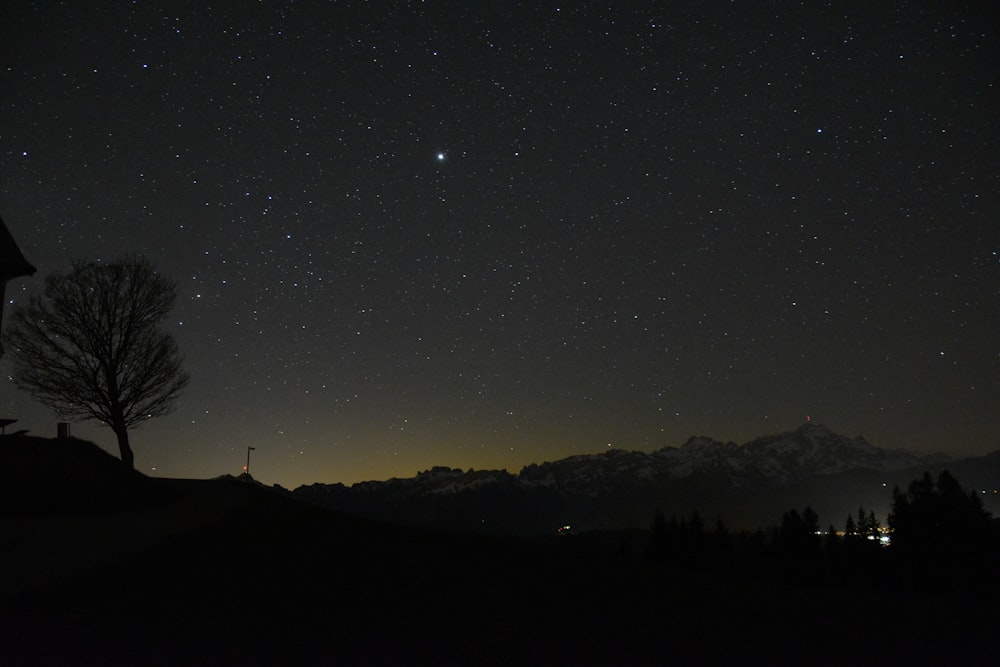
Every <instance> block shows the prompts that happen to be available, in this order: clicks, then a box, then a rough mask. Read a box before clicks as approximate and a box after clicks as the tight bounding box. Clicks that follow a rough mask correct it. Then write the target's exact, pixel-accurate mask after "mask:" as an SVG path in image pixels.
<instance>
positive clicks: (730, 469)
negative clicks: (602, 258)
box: [291, 423, 1000, 533]
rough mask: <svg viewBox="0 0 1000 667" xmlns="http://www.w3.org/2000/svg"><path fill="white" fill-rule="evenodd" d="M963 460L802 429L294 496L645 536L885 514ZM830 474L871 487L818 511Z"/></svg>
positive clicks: (446, 523)
mask: <svg viewBox="0 0 1000 667" xmlns="http://www.w3.org/2000/svg"><path fill="white" fill-rule="evenodd" d="M997 459H998V461H1000V456H998V457H997ZM960 460H962V459H957V458H954V457H947V456H944V455H941V454H931V455H926V456H920V455H917V454H914V453H912V452H909V451H906V450H903V449H891V450H890V449H882V448H879V447H876V446H875V445H872V444H871V443H870V442H868V441H867V440H866V439H865V438H864V437H862V436H853V437H848V436H844V435H841V434H838V433H836V432H834V431H832V430H830V429H829V428H827V427H826V426H823V425H821V424H816V423H806V424H803V425H801V426H799V427H798V428H795V429H793V430H790V431H785V432H783V433H777V434H770V435H762V436H759V437H757V438H754V439H753V440H750V441H748V442H746V443H744V444H736V443H734V442H732V441H729V442H722V441H719V440H716V439H714V438H711V437H707V436H692V437H690V438H689V439H688V440H687V441H686V442H685V443H684V444H683V445H681V446H680V447H673V446H666V447H662V448H660V449H656V450H653V451H652V452H648V453H647V452H641V451H628V450H621V449H611V450H608V451H604V452H599V453H595V454H578V455H573V456H570V457H566V458H563V459H559V460H556V461H549V462H543V463H538V464H534V463H533V464H529V465H526V466H524V467H523V468H522V469H521V470H520V471H519V472H518V473H516V474H513V473H510V472H508V471H506V470H478V471H477V470H473V469H469V470H467V471H462V470H461V469H458V468H450V467H447V466H436V467H433V468H431V469H429V470H425V471H420V472H418V473H417V475H415V476H414V477H411V478H397V477H394V478H391V479H389V480H386V481H383V482H378V481H366V482H359V483H357V484H354V485H352V486H349V487H348V486H345V485H343V484H322V483H314V484H311V485H303V486H300V487H298V488H296V489H295V490H293V491H291V493H292V495H293V496H296V497H298V498H301V499H303V500H308V501H310V502H314V503H318V504H321V505H324V506H328V507H332V508H334V509H338V510H341V511H347V512H353V513H356V514H361V515H363V516H368V517H371V518H378V519H381V520H389V521H399V522H403V523H409V524H415V525H424V526H433V527H435V528H446V529H459V530H487V531H491V530H492V531H498V532H515V533H524V532H548V531H549V530H552V529H554V528H555V527H557V526H563V525H564V524H565V523H570V522H571V523H573V524H575V525H578V526H580V527H581V529H619V528H630V527H646V526H648V525H649V521H650V519H651V517H652V516H653V514H654V513H655V512H656V511H665V512H667V513H673V514H680V515H684V514H688V513H690V512H693V511H698V512H701V513H703V514H705V515H718V516H720V517H722V518H724V519H726V520H727V521H731V522H733V524H734V525H735V526H736V527H740V528H746V529H755V528H758V527H761V526H766V525H769V524H770V523H772V522H775V521H777V520H778V519H779V518H780V511H779V509H778V508H779V507H780V506H781V505H780V504H781V503H782V502H786V503H790V504H788V505H787V506H786V507H785V508H784V509H789V508H791V507H793V506H795V504H796V503H801V505H800V506H804V505H805V504H812V505H813V506H820V507H823V508H824V509H825V510H826V512H827V514H829V515H830V516H827V517H822V518H823V519H824V520H825V521H831V520H833V521H836V522H837V523H839V522H841V521H842V520H843V518H844V517H845V516H846V513H849V512H853V511H854V510H856V509H857V506H858V504H864V505H865V506H866V507H873V508H876V509H877V510H878V511H880V512H881V514H882V516H883V517H884V516H885V514H887V512H888V506H889V503H890V502H891V492H892V489H893V487H894V486H897V485H899V486H902V487H905V486H906V484H907V483H908V482H909V480H910V479H912V478H914V477H916V476H919V474H922V472H923V470H925V469H940V468H941V467H942V466H945V465H948V464H951V463H954V462H957V461H960ZM991 470H992V468H991ZM835 477H836V478H837V479H840V480H842V481H841V484H842V485H845V486H851V487H853V486H855V485H856V482H855V480H860V479H864V480H868V481H867V482H866V484H867V487H862V488H863V489H867V490H864V492H863V493H859V494H858V496H859V497H857V498H856V499H854V500H850V501H848V500H847V499H843V500H839V501H837V502H832V501H831V502H827V500H826V497H828V496H839V495H842V494H840V493H839V492H838V490H837V489H835V488H827V487H828V486H830V484H831V483H832V482H830V480H832V479H833V478H835ZM873 478H874V479H881V480H883V481H881V482H878V483H877V484H876V483H874V482H872V481H871V480H872V479H873ZM977 481H980V482H981V481H983V480H977ZM967 483H968V482H967ZM810 488H814V489H817V492H816V493H815V495H816V496H817V497H816V498H813V499H808V498H806V497H805V496H808V495H809V489H810ZM845 503H850V504H849V505H845ZM773 512H779V513H778V516H776V517H775V516H772V513H773Z"/></svg>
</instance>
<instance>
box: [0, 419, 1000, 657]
mask: <svg viewBox="0 0 1000 667" xmlns="http://www.w3.org/2000/svg"><path fill="white" fill-rule="evenodd" d="M0 447H3V450H2V451H3V452H4V457H5V458H4V459H3V463H4V464H5V465H6V466H11V465H13V464H15V463H17V464H18V465H20V468H19V469H17V468H11V467H7V468H6V469H5V471H4V476H3V481H4V482H10V484H9V485H7V487H6V490H5V491H4V494H5V495H4V502H5V503H10V502H14V503H20V505H17V506H19V507H33V508H36V509H37V508H38V507H41V506H42V505H44V503H43V502H42V501H41V500H39V499H40V498H45V497H49V498H50V501H49V504H48V505H47V508H48V510H49V511H47V512H45V513H43V512H37V511H36V512H35V513H34V514H25V513H24V512H21V513H15V514H13V515H12V514H10V513H7V514H6V515H0V534H2V535H3V536H4V539H5V542H4V548H3V549H2V550H0V664H3V665H5V667H6V666H7V665H63V664H101V665H140V664H141V665H177V664H183V665H213V666H217V665H273V664H337V665H354V664H357V665H372V664H376V665H378V664H407V665H420V664H427V665H469V664H476V665H510V664H518V665H551V664H573V665H654V664H665V663H670V664H674V663H676V664H761V665H765V664H766V665H771V664H815V663H817V662H818V663H822V664H885V662H887V661H889V662H911V663H914V664H924V663H927V662H955V661H956V660H957V661H960V662H963V664H987V662H984V657H995V654H996V653H995V649H996V640H995V639H994V638H995V633H993V632H992V625H991V624H992V622H993V617H992V616H991V615H990V614H989V613H988V611H987V610H988V609H990V608H991V607H990V606H989V605H992V604H993V601H992V598H990V599H989V600H988V601H987V602H986V603H985V604H982V605H979V604H978V603H976V599H975V598H973V599H971V600H970V599H966V598H963V599H962V602H961V604H949V603H946V604H942V602H941V600H939V599H935V598H930V597H927V596H925V595H920V596H910V595H909V594H908V593H907V592H906V591H905V590H902V591H900V590H898V589H893V588H891V587H890V588H883V587H881V586H880V585H878V582H877V580H873V579H872V578H871V577H863V578H862V581H875V584H873V585H872V586H864V585H855V586H852V587H850V588H843V587H823V588H817V587H814V586H810V587H808V588H803V587H799V586H796V585H788V584H783V583H776V582H775V581H774V580H773V579H767V578H759V577H757V576H755V573H756V572H757V570H755V569H750V570H748V572H749V576H723V575H720V574H718V573H710V572H705V571H699V570H697V569H693V570H692V569H677V568H676V567H675V566H674V565H672V564H670V562H669V561H652V560H649V559H648V558H647V557H646V556H645V555H644V549H643V544H644V542H643V539H644V536H648V531H644V532H640V531H630V532H629V533H618V534H615V533H611V532H607V533H594V534H589V535H569V536H564V537H556V536H554V535H553V536H552V537H551V538H548V539H531V540H522V539H509V538H496V537H489V536H475V535H469V534H461V533H453V532H437V531H431V530H426V529H414V528H404V527H399V526H393V525H389V524H385V523H380V522H375V521H370V520H366V519H360V518H356V517H352V516H348V515H345V514H342V513H338V512H334V511H330V510H328V509H326V508H322V507H318V506H316V505H315V504H311V503H303V502H299V501H297V500H295V499H294V498H292V497H290V496H289V495H288V494H287V493H282V492H280V491H279V490H277V489H274V488H268V487H264V486H261V485H259V484H257V483H254V482H249V481H241V480H238V479H235V478H221V479H213V480H176V479H156V478H148V477H144V476H142V475H135V474H126V473H125V472H124V470H123V469H122V468H121V467H120V465H119V464H118V463H117V461H116V460H115V459H114V458H113V457H110V456H107V455H106V454H104V453H103V452H101V451H100V450H98V449H97V448H95V447H93V446H92V445H90V444H89V443H83V442H80V441H64V442H54V441H46V440H43V439H40V438H35V439H26V440H24V441H21V442H18V443H14V442H3V443H2V444H0ZM18 457H19V458H18ZM619 458H622V457H620V456H619V455H611V456H610V457H602V458H601V460H603V461H605V462H608V461H617V460H618V459H619ZM628 458H629V457H628V456H626V457H624V459H628ZM624 459H623V460H624ZM90 475H92V476H93V477H91V478H90V479H88V476H90ZM16 477H21V479H20V480H15V478H16ZM102 485H106V488H107V489H109V491H108V493H107V494H105V495H103V496H101V495H100V493H99V489H98V487H99V486H102ZM389 486H390V488H391V489H392V490H393V493H394V494H398V495H394V496H393V498H397V499H399V502H402V500H403V499H406V498H407V493H406V489H408V488H409V487H410V486H419V487H420V488H421V489H422V490H423V493H424V494H425V495H427V496H428V497H430V498H433V499H436V500H437V501H439V502H442V503H447V507H455V506H456V503H455V501H456V500H465V499H478V500H479V501H481V502H480V504H479V505H477V506H476V507H475V509H476V510H477V511H478V510H481V509H483V508H485V507H487V506H488V503H487V502H486V500H485V499H488V498H492V501H491V502H493V503H494V504H495V506H496V507H495V509H496V510H497V511H501V510H503V509H504V508H505V507H506V505H504V503H505V502H506V501H505V499H506V497H507V496H506V494H507V493H508V492H509V491H510V490H511V489H517V488H521V482H519V481H518V479H517V477H516V476H513V475H507V474H496V473H493V472H490V471H483V472H478V473H477V472H462V471H456V470H452V469H446V468H437V469H432V470H429V471H426V472H425V473H423V474H421V475H418V479H417V480H416V481H407V480H397V481H396V482H394V483H392V484H391V485H389ZM380 488H381V487H380V485H361V486H360V487H359V489H358V492H359V493H372V494H374V495H375V496H378V495H379V494H380V492H381V491H380ZM525 488H527V490H528V491H527V492H528V493H536V494H538V495H537V496H536V498H546V497H552V496H551V495H549V494H554V493H555V492H554V490H553V488H552V487H551V486H548V485H535V486H529V487H525ZM342 489H343V487H342V488H341V490H342ZM334 491H336V489H334ZM470 492H474V493H475V494H478V495H476V496H471V497H469V496H465V495H464V494H466V493H470ZM95 493H97V494H98V496H97V497H100V498H102V501H101V502H98V503H95V502H94V501H93V500H92V496H93V494H95ZM18 494H25V496H24V497H23V498H22V497H19V495H18ZM46 494H50V495H48V496H46ZM491 494H492V495H491ZM529 498H531V496H530V495H525V496H522V499H525V502H527V501H526V499H529ZM593 500H594V503H595V506H596V505H597V504H600V502H602V501H601V499H599V498H598V499H593ZM393 502H397V501H396V500H394V501H393ZM459 504H460V503H459ZM88 506H89V507H90V510H84V509H82V508H84V507H88ZM426 507H428V506H427V505H425V508H426ZM525 509H530V508H529V506H528V505H527V504H526V505H525ZM452 511H454V512H459V510H452ZM459 515H460V514H459ZM887 596H888V597H887ZM887 609H888V610H889V611H887ZM845 619H847V620H846V621H845ZM845 623H847V625H845ZM830 628H834V630H835V632H833V633H832V634H831V630H830ZM844 628H848V629H849V632H848V630H844ZM838 629H839V630H844V632H848V635H849V641H840V640H839V637H840V636H841V635H843V636H847V635H844V633H843V632H840V634H837V632H839V630H838Z"/></svg>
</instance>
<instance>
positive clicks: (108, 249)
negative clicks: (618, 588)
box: [0, 2, 1000, 486]
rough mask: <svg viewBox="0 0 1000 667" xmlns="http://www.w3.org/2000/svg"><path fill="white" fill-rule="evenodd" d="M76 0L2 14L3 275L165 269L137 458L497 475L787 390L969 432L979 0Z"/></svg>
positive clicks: (233, 468)
mask: <svg viewBox="0 0 1000 667" xmlns="http://www.w3.org/2000/svg"><path fill="white" fill-rule="evenodd" d="M93 4H94V6H88V7H83V6H80V7H76V6H72V5H71V6H68V7H67V6H59V5H54V4H52V3H44V4H40V5H32V4H27V3H17V4H15V6H14V7H12V8H7V9H4V10H3V12H4V16H3V20H2V22H0V24H2V25H3V26H4V44H5V46H4V48H3V51H2V53H3V60H2V62H3V68H2V72H0V76H2V80H0V84H2V89H3V90H4V91H5V94H4V96H3V99H2V100H0V179H2V180H0V214H2V215H3V217H4V220H5V221H6V222H7V225H8V227H9V228H10V230H11V232H12V234H13V235H14V237H15V238H16V239H17V241H18V243H19V245H20V247H21V249H22V250H23V252H24V254H25V255H26V257H27V258H28V259H29V260H30V261H31V262H32V263H34V264H35V265H36V266H37V267H38V268H39V274H38V275H36V276H35V277H34V278H32V279H20V280H18V281H15V282H13V283H11V284H10V285H8V290H7V296H8V299H9V301H10V302H12V303H13V304H15V305H16V304H17V303H19V302H21V301H22V300H23V299H24V298H25V295H26V294H28V293H30V292H32V291H34V290H39V289H40V288H41V286H42V283H43V276H44V275H46V274H47V273H50V272H52V271H61V270H65V269H66V267H68V265H69V263H70V261H71V260H73V259H78V258H89V259H105V258H112V257H119V256H122V255H125V254H128V253H132V252H138V253H141V254H143V255H146V256H147V257H149V258H150V259H151V260H153V261H154V262H155V263H156V265H157V266H158V267H159V269H160V270H161V271H162V272H163V273H165V274H167V275H170V276H171V277H172V278H174V279H175V280H176V282H177V284H178V290H179V300H178V306H177V308H176V309H175V311H174V313H173V315H174V319H173V320H172V321H170V322H169V323H167V324H168V329H169V330H170V331H171V332H173V333H174V334H175V335H176V337H177V339H178V343H179V344H180V347H181V349H182V351H183V352H184V354H185V358H186V363H185V367H186V369H187V370H188V371H189V372H190V374H191V376H192V382H191V385H190V386H189V388H188V389H187V390H186V392H185V393H184V395H183V396H182V397H181V400H180V402H179V404H178V410H177V411H176V412H175V413H174V414H172V415H170V416H168V417H165V418H160V419H157V420H154V421H150V422H148V423H147V424H146V425H144V426H143V427H142V428H141V430H139V431H137V432H136V433H135V434H134V436H133V443H134V445H135V448H136V463H137V467H138V468H139V469H141V470H144V471H146V472H153V474H157V475H167V476H188V477H209V476H215V475H218V474H222V473H225V472H231V473H235V472H239V470H240V467H241V465H242V463H243V462H244V457H245V454H246V447H247V446H254V447H255V448H256V451H255V452H254V463H253V464H252V468H253V469H252V472H253V473H254V475H255V476H256V477H258V478H259V479H261V480H262V481H265V482H268V483H270V482H278V483H281V484H283V485H286V486H296V485H298V484H302V483H309V482H314V481H323V482H334V481H343V482H354V481H359V480H362V479H384V478H387V477H390V476H393V475H396V476H409V475H412V474H414V473H415V472H416V471H417V470H421V469H426V468H429V467H431V466H433V465H451V466H458V467H463V468H469V467H475V468H485V467H505V468H508V469H510V470H512V471H516V470H518V469H520V467H521V466H523V465H526V464H528V463H531V462H539V461H544V460H552V459H555V458H561V457H563V456H567V455H571V454H574V453H591V452H597V451H601V450H602V449H606V448H607V447H608V446H614V447H620V448H625V449H643V450H651V449H653V448H657V447H662V446H666V445H680V444H681V443H683V442H684V440H686V438H687V437H688V436H690V435H693V434H706V435H711V436H714V437H717V438H720V439H733V440H736V441H738V442H742V441H745V440H748V439H751V438H753V437H756V436H757V435H761V434H764V433H771V432H777V431H782V430H786V429H789V428H793V427H795V426H796V425H798V424H799V423H801V422H802V421H803V420H804V418H805V416H806V415H807V414H808V415H812V417H813V419H814V420H818V421H821V422H822V423H825V424H827V425H828V426H830V427H831V428H833V429H834V430H837V431H841V432H844V433H846V434H849V435H854V434H863V435H864V436H865V437H866V438H868V439H869V440H870V441H872V442H873V443H874V444H876V445H879V446H883V447H906V448H909V449H913V450H916V451H936V450H941V451H953V452H962V453H984V452H986V451H990V450H993V449H997V448H1000V427H998V425H997V419H996V416H995V413H996V408H997V406H998V405H1000V307H998V304H1000V226H998V225H997V213H998V212H1000V202H998V195H997V192H998V190H1000V188H998V187H997V183H998V175H1000V167H998V162H997V158H996V156H997V154H998V143H1000V142H998V131H997V130H998V128H997V118H1000V105H998V103H997V102H998V99H997V87H996V75H995V73H994V69H995V67H994V64H995V62H997V60H998V55H1000V54H998V50H997V39H996V34H995V32H996V31H995V30H994V29H993V28H992V26H993V25H994V24H995V21H994V20H992V19H991V16H990V11H989V8H988V7H987V6H986V5H984V4H979V3H951V4H948V5H947V6H927V5H925V4H922V3H898V4H894V5H892V6H884V7H883V6H876V7H870V6H864V7H862V6H861V5H857V6H854V5H848V6H833V7H829V6H825V5H824V6H817V5H816V4H815V3H802V4H801V5H791V4H787V5H786V4H776V5H761V4H758V3H746V4H722V3H665V4H659V3H656V4H654V3H648V4H643V5H642V6H641V7H638V8H636V7H632V6H628V7H626V6H624V5H623V6H621V7H618V6H616V5H614V4H613V5H612V6H610V7H604V6H597V5H591V4H586V5H580V4H576V3H568V4H567V5H565V6H560V5H552V4H547V3H546V4H542V5H538V6H534V5H533V4H532V5H527V6H525V5H514V4H513V3H501V4H498V5H488V6H480V4H479V3H447V2H431V3H409V2H398V3H395V2H394V3H370V4H364V3H308V2H307V3H290V2H289V3H280V4H277V3H264V4H262V5H257V6H253V7H244V6H243V4H242V3H220V4H215V5H212V6H205V5H203V3H171V6H170V7H169V8H166V7H159V6H156V5H155V4H154V3H141V2H136V3H132V4H130V5H126V4H123V3H103V2H98V3H93ZM0 364H2V365H6V364H5V362H0ZM6 372H9V367H8V370H7V371H6ZM6 372H5V373H4V378H5V384H6V388H5V389H4V390H3V394H2V395H0V401H2V402H0V410H2V411H3V412H4V414H3V415H0V416H6V417H12V418H18V419H19V420H20V421H19V423H18V426H19V427H22V428H29V429H31V431H32V432H33V433H37V434H46V433H47V432H50V431H51V432H52V433H53V434H54V431H55V426H54V422H55V421H57V417H56V416H54V415H52V414H51V413H50V412H49V411H48V410H47V409H46V408H44V407H41V406H39V405H38V404H37V403H35V402H34V401H33V400H32V399H31V397H30V396H27V395H25V394H23V393H22V392H18V391H17V390H15V389H14V387H13V385H12V384H10V383H9V381H7V380H6ZM73 432H74V434H76V435H80V436H82V437H88V438H92V439H94V440H95V441H97V442H100V443H101V444H104V445H106V446H109V448H111V447H112V441H113V436H112V435H111V433H110V432H108V431H107V430H105V429H97V428H93V427H90V426H88V425H85V424H74V426H73Z"/></svg>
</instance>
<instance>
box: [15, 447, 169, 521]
mask: <svg viewBox="0 0 1000 667" xmlns="http://www.w3.org/2000/svg"><path fill="white" fill-rule="evenodd" d="M163 497H164V489H162V488H158V487H155V486H154V485H152V484H150V480H149V478H147V477H145V476H144V475H142V474H140V473H138V472H135V471H132V470H128V469H127V468H125V466H123V465H122V463H121V461H119V460H118V459H117V458H115V457H114V456H112V455H110V454H108V453H107V452H105V451H104V450H103V449H101V448H100V447H98V446H97V445H95V444H94V443H92V442H88V441H86V440H79V439H77V438H39V437H35V436H29V435H10V436H4V437H0V515H5V516H21V515H34V514H53V513H59V514H69V513H87V512H95V511H120V510H123V509H128V508H133V507H138V506H144V505H148V504H150V503H155V502H158V501H159V500H162V498H163Z"/></svg>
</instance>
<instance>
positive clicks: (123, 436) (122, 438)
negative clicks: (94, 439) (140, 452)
mask: <svg viewBox="0 0 1000 667" xmlns="http://www.w3.org/2000/svg"><path fill="white" fill-rule="evenodd" d="M114 430H115V435H116V436H118V453H119V454H120V455H121V458H122V463H124V464H125V467H126V468H128V469H129V470H135V454H133V453H132V446H131V445H129V444H128V428H127V427H125V426H117V425H116V426H115V427H114Z"/></svg>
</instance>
